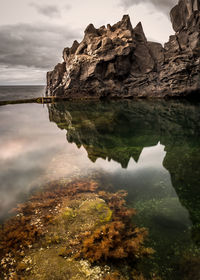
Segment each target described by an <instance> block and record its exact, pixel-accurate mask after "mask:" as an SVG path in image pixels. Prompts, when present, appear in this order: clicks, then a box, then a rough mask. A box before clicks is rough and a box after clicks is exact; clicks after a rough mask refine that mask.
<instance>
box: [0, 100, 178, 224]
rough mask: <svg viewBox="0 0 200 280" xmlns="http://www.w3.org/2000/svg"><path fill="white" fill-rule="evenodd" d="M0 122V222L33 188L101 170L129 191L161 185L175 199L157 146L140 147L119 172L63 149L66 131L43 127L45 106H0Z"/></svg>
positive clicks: (70, 146)
mask: <svg viewBox="0 0 200 280" xmlns="http://www.w3.org/2000/svg"><path fill="white" fill-rule="evenodd" d="M0 119H1V122H0V211H1V212H0V219H1V218H2V217H4V216H5V215H6V213H7V212H8V211H9V210H10V209H11V208H12V207H14V206H15V205H16V203H18V202H20V200H22V199H24V197H25V196H26V195H27V194H28V193H29V192H30V191H31V190H32V189H34V188H35V187H37V186H39V185H42V184H44V183H45V182H47V181H50V180H54V179H59V178H61V177H69V176H71V174H76V175H79V174H82V173H87V172H88V171H90V170H91V169H93V170H94V169H96V170H104V171H106V172H109V173H110V174H111V175H112V176H113V175H114V177H116V178H118V179H119V180H118V181H119V182H121V183H122V184H125V185H126V183H127V184H128V185H129V187H130V186H131V184H132V183H133V182H134V184H138V186H140V187H141V188H144V190H145V188H146V187H145V186H152V185H153V184H154V183H155V182H161V181H164V183H165V185H166V186H167V188H168V189H170V191H171V192H173V195H175V192H174V189H173V187H172V185H171V179H170V174H169V172H168V171H167V170H166V169H165V168H164V167H163V165H162V163H163V160H164V157H165V154H166V153H165V151H164V146H162V145H160V143H158V145H156V146H154V147H146V148H144V149H143V151H142V153H141V155H140V157H139V160H138V162H135V161H134V159H130V162H129V165H128V168H127V169H122V168H121V165H120V164H119V163H117V162H114V161H110V162H109V161H107V160H103V159H97V161H96V162H95V163H92V162H91V161H90V159H89V158H88V156H87V152H86V151H85V149H84V148H83V147H81V148H80V149H78V148H77V147H76V145H75V144H69V143H68V142H67V141H66V131H65V130H60V129H58V128H57V126H56V124H54V123H50V122H49V120H48V111H47V108H46V107H43V106H41V105H36V104H31V105H30V104H26V105H9V106H3V107H1V108H0ZM130 182H131V183H130ZM150 182H151V183H150ZM145 191H148V189H146V190H145Z"/></svg>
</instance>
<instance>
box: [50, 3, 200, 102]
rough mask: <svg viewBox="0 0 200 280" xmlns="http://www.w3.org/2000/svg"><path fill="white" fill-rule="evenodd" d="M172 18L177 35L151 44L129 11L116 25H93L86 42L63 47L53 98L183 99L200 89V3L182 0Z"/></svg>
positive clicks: (52, 84)
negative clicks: (133, 25)
mask: <svg viewBox="0 0 200 280" xmlns="http://www.w3.org/2000/svg"><path fill="white" fill-rule="evenodd" d="M170 17H171V21H172V25H173V28H174V30H175V32H176V33H175V35H172V36H170V38H169V41H168V42H167V43H166V44H165V45H164V47H163V46H162V45H161V44H159V43H156V42H149V41H147V39H146V36H145V34H144V31H143V27H142V24H141V23H138V25H137V26H136V27H135V28H133V27H132V25H131V22H130V18H129V16H128V15H125V16H123V18H122V20H121V21H119V22H118V23H116V24H114V25H113V26H111V25H109V24H108V25H107V27H105V26H102V27H100V28H99V29H96V28H95V27H94V26H93V24H90V25H89V26H88V27H87V28H86V30H85V35H84V38H83V40H82V42H81V43H78V42H77V41H74V43H73V45H72V47H71V48H65V49H64V51H63V59H64V62H63V63H59V64H57V65H56V66H55V68H54V70H53V71H50V72H48V73H47V88H46V95H47V96H65V97H68V98H69V99H88V98H89V99H103V98H170V97H175V98H182V97H192V98H193V97H195V98H196V97H199V93H200V68H199V64H200V32H199V31H200V2H199V0H189V1H188V0H179V3H178V4H177V5H176V6H175V7H174V8H173V9H172V10H171V12H170Z"/></svg>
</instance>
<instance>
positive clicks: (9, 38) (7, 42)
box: [0, 24, 80, 69]
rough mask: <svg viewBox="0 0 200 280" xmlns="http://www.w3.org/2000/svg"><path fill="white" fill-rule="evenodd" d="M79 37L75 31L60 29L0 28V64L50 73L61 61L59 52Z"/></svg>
mask: <svg viewBox="0 0 200 280" xmlns="http://www.w3.org/2000/svg"><path fill="white" fill-rule="evenodd" d="M79 37H80V34H79V31H77V30H72V29H69V28H67V27H63V26H55V25H39V24H37V25H30V24H17V25H6V26H0V38H1V40H0V64H2V65H4V66H5V65H8V66H13V67H14V66H19V65H20V66H26V67H35V68H40V69H51V68H52V67H53V66H54V65H55V64H56V63H58V62H59V61H61V60H62V58H61V57H62V56H61V54H62V50H63V48H64V47H65V46H70V45H71V44H72V42H73V40H75V39H77V38H79Z"/></svg>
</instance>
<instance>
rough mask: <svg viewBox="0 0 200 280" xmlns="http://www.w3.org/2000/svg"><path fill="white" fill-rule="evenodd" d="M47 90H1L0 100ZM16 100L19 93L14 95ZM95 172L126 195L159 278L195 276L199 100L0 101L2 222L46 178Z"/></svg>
mask: <svg viewBox="0 0 200 280" xmlns="http://www.w3.org/2000/svg"><path fill="white" fill-rule="evenodd" d="M42 94H44V87H25V86H24V87H0V100H9V99H23V98H28V97H30V98H32V97H38V96H42ZM13 97H15V98H13ZM91 173H98V174H99V176H100V177H101V179H102V182H107V183H109V184H111V185H112V186H114V188H115V190H120V189H124V190H126V191H127V192H128V196H127V204H128V205H129V206H131V207H133V208H135V209H136V210H137V215H136V216H135V218H134V221H135V222H136V223H137V224H138V226H142V227H143V226H144V227H145V228H147V229H148V230H149V241H148V243H149V244H150V246H151V247H152V248H153V249H154V250H155V255H154V257H153V259H151V261H150V262H147V264H146V267H147V269H148V268H149V267H154V268H155V270H156V271H158V273H159V275H160V276H161V277H162V279H200V272H199V265H200V250H199V244H200V106H199V104H195V103H189V102H186V101H158V100H157V101H145V100H142V101H127V100H126V101H110V102H89V101H87V102H63V103H55V104H48V105H41V104H23V105H6V106H1V107H0V221H1V223H3V222H4V221H5V219H8V218H9V217H10V215H12V214H10V210H11V209H12V208H14V207H16V205H17V204H18V203H20V202H24V201H26V200H28V199H29V197H30V195H31V194H32V193H33V192H34V191H35V190H36V189H39V188H42V186H43V185H44V184H45V183H47V182H50V181H53V180H57V179H60V178H76V177H79V176H82V175H83V176H87V174H88V175H89V174H91Z"/></svg>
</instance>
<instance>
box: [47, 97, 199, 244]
mask: <svg viewBox="0 0 200 280" xmlns="http://www.w3.org/2000/svg"><path fill="white" fill-rule="evenodd" d="M48 110H49V118H50V121H52V122H55V123H56V124H57V126H58V127H59V128H60V129H62V130H63V129H65V130H66V131H67V136H66V137H67V141H68V142H69V143H75V144H76V146H77V147H78V148H80V147H83V148H84V149H85V150H86V151H87V154H88V158H89V159H90V160H91V161H92V162H96V161H97V159H99V158H101V159H104V160H105V159H107V160H108V161H112V162H113V161H114V162H118V163H120V164H121V166H122V167H123V168H128V169H129V168H130V167H129V161H130V159H131V158H132V159H133V160H134V161H135V162H137V164H133V165H134V168H133V173H134V172H136V173H138V174H139V167H140V164H141V162H142V163H143V165H144V164H147V158H148V157H146V156H145V153H144V152H145V150H146V148H145V147H152V146H155V145H156V144H157V143H158V142H160V143H161V144H162V145H163V146H165V151H166V152H167V154H166V157H165V159H164V163H163V164H164V167H165V168H166V169H167V170H168V172H169V174H170V175H171V180H172V184H173V187H174V189H175V191H176V193H177V195H178V197H179V200H180V202H181V204H182V205H183V206H184V207H185V208H186V209H187V210H188V211H189V214H190V218H191V220H192V222H193V229H195V232H196V229H197V228H199V223H200V216H199V215H200V193H199V187H200V183H199V178H200V169H199V168H198V166H199V164H200V138H199V134H200V110H199V106H198V105H193V104H190V103H181V102H162V101H161V102H150V101H149V102H143V101H142V102H129V101H125V102H110V103H94V104H93V103H87V104H84V106H83V105H82V104H81V103H63V104H53V105H49V107H48ZM163 146H160V147H163ZM157 150H158V151H159V148H158V147H157ZM147 151H148V150H146V153H147V154H148V152H147ZM149 151H151V149H150V150H149ZM161 154H162V153H160V154H159V152H158V153H157V154H153V155H151V156H150V155H149V159H150V161H151V162H152V166H153V168H154V170H156V172H157V171H158V169H157V166H156V162H161V161H162V156H161V158H159V157H160V155H161ZM138 159H139V160H138ZM104 165H105V166H106V163H105V161H104ZM128 169H127V170H128ZM147 170H148V172H149V170H150V167H148V169H147ZM118 173H120V174H123V172H122V170H121V171H120V172H118ZM142 174H143V175H142V176H143V178H145V172H144V168H143V169H142ZM124 177H126V178H124V181H123V183H124V182H126V181H127V180H129V178H130V176H127V174H126V176H124ZM150 177H152V178H153V172H152V171H151V176H150ZM150 181H151V179H150ZM134 182H135V183H136V185H137V181H135V179H134ZM158 182H159V181H158ZM134 188H135V186H134ZM154 195H155V193H154ZM197 231H198V230H197ZM194 235H195V238H196V239H198V238H199V237H198V234H194Z"/></svg>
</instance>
